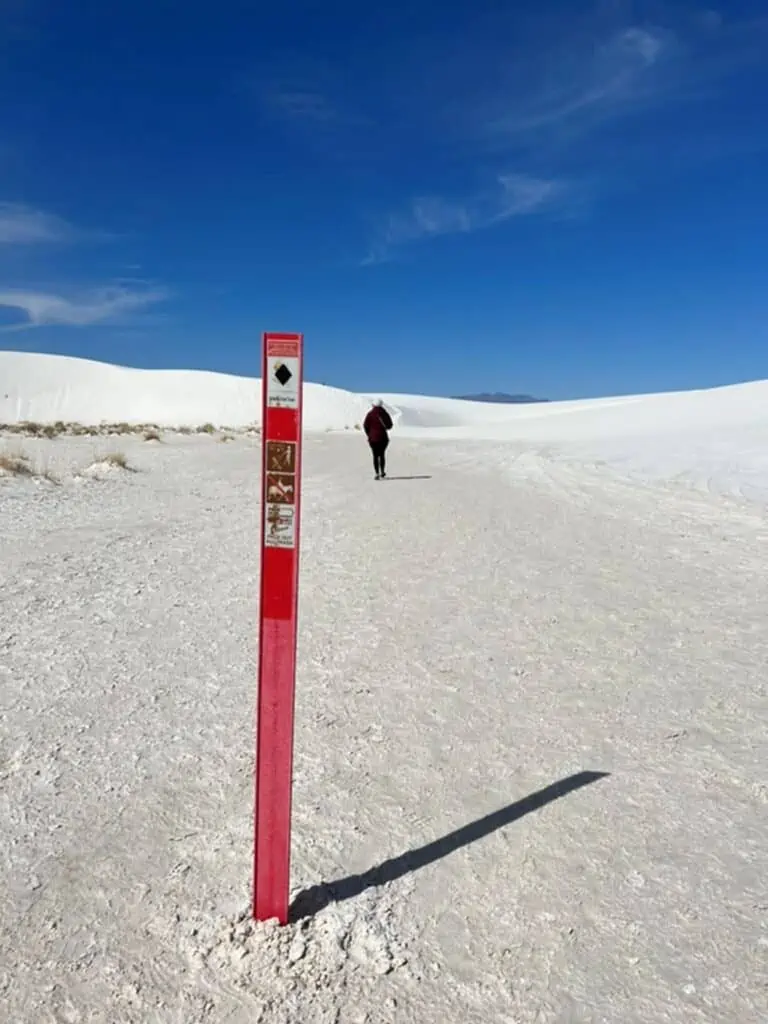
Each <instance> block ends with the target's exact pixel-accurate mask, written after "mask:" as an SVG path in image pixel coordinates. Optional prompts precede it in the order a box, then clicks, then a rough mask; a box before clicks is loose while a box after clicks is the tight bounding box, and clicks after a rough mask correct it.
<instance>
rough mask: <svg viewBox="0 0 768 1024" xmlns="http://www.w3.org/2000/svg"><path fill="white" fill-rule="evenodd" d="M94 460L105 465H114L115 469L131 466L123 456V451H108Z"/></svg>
mask: <svg viewBox="0 0 768 1024" xmlns="http://www.w3.org/2000/svg"><path fill="white" fill-rule="evenodd" d="M96 461H97V462H100V463H102V464H103V465H105V466H114V468H115V469H127V470H131V469H132V467H131V466H129V465H128V459H127V458H126V457H125V455H124V454H123V452H108V453H107V454H106V455H102V456H101V458H100V459H97V460H96Z"/></svg>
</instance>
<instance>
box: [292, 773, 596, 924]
mask: <svg viewBox="0 0 768 1024" xmlns="http://www.w3.org/2000/svg"><path fill="white" fill-rule="evenodd" d="M608 775H609V773H608V772H577V773H576V774H575V775H569V776H567V777H566V778H564V779H559V780H558V781H557V782H553V783H552V784H551V785H549V786H546V787H545V788H544V789H540V790H538V791H537V792H535V793H531V794H530V795H529V796H526V797H524V798H523V799H522V800H517V801H516V802H515V803H513V804H509V805H508V806H507V807H502V808H501V809H500V810H498V811H494V812H493V813H492V814H488V815H486V817H484V818H480V819H479V820H478V821H473V822H471V823H470V824H469V825H464V826H463V827H462V828H459V829H456V831H455V832H449V833H448V835H446V836H442V837H441V838H440V839H436V840H434V842H431V843H427V844H426V846H420V847H419V848H418V849H416V850H408V851H407V852H406V853H403V854H400V856H399V857H392V858H390V859H389V860H385V861H383V862H382V863H381V864H377V865H375V867H372V868H369V870H368V871H366V872H365V873H364V874H362V875H350V876H348V877H347V878H341V879H338V880H337V881H335V882H327V883H324V884H322V885H315V886H312V887H311V888H310V889H304V890H302V891H301V892H300V893H298V894H297V895H296V898H295V899H294V901H293V903H292V904H291V908H290V920H291V921H292V922H295V921H300V920H302V919H303V918H306V917H314V915H315V914H317V913H319V912H320V911H321V910H323V909H324V908H325V907H327V906H329V905H330V904H331V903H341V902H343V901H344V900H349V899H353V898H354V897H355V896H359V895H360V894H361V893H363V892H365V891H366V890H367V889H373V888H376V887H378V886H380V885H387V884H388V883H389V882H394V881H396V880H397V879H398V878H402V877H403V876H404V875H407V874H410V873H411V872H413V871H418V870H419V869H420V868H424V867H426V866H427V865H428V864H434V863H435V861H438V860H442V858H443V857H447V856H448V855H449V854H451V853H455V852H456V850H460V849H461V848H462V847H464V846H469V845H470V844H471V843H475V842H477V841H478V839H483V838H485V836H489V835H491V834H492V833H493V832H497V831H498V830H499V829H501V828H504V827H505V826H506V825H510V824H511V823H512V822H513V821H518V820H519V819H520V818H523V817H525V815H526V814H531V813H532V812H533V811H538V810H540V809H541V808H542V807H545V806H546V805H547V804H550V803H552V802H553V801H555V800H559V799H560V797H564V796H567V795H568V794H569V793H573V792H575V791H576V790H577V789H581V788H582V787H583V786H588V785H590V783H592V782H598V781H599V780H600V779H604V778H606V777H607V776H608Z"/></svg>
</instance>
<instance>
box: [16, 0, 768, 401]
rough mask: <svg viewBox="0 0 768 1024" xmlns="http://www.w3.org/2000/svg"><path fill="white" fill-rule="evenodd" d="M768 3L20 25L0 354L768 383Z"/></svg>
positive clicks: (201, 5) (191, 11) (692, 383)
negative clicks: (279, 346) (278, 357)
mask: <svg viewBox="0 0 768 1024" xmlns="http://www.w3.org/2000/svg"><path fill="white" fill-rule="evenodd" d="M767 186H768V16H767V15H766V8H765V5H764V3H757V2H739V0H729V2H728V3H727V4H725V3H723V4H721V6H720V7H717V8H716V7H711V6H707V5H694V4H690V3H674V4H673V3H666V2H658V3H657V2H649V3H630V2H624V0H594V2H593V3H580V2H577V0H570V2H553V0H540V2H537V3H533V2H520V3H507V4H502V3H499V2H489V0H472V2H471V3H470V2H469V0H464V2H458V0H441V2H437V0H413V2H411V3H409V4H405V3H401V4H393V5H389V6H387V5H366V4H360V3H359V2H355V3H351V2H349V3H347V2H333V0H327V2H326V3H323V4H320V3H309V2H306V0H285V2H283V3H282V4H260V3H253V2H252V0H248V2H246V0H219V2H218V3H215V4H212V3H207V2H198V3H195V2H194V0H192V2H189V0H187V2H184V3H182V2H180V0H131V2H124V0H110V3H97V2H96V0H69V2H67V3H62V2H60V0H55V2H54V0H0V330H1V332H2V333H0V346H2V347H4V348H12V349H22V350H34V351H46V352H62V353H67V354H72V355H80V356H86V357H89V358H98V359H105V360H109V361H114V362H120V363H125V364H129V365H136V366H150V367H153V366H163V367H173V366H178V367H198V368H205V369H215V370H221V371H224V372H234V373H245V374H256V373H258V366H259V347H260V335H261V331H262V330H265V329H269V330H278V331H280V330H284V331H294V330H298V331H303V332H304V333H305V336H306V354H307V375H308V377H309V379H312V380H319V381H325V382H327V383H333V384H336V385H338V386H341V387H348V388H351V389H360V390H369V389H372V390H380V391H418V392H426V393H432V394H453V393H457V392H463V391H476V390H505V391H515V392H517V391H525V392H529V393H533V394H536V395H540V396H545V397H550V398H564V397H578V396H586V395H605V394H611V393H626V392H635V391H648V390H667V389H675V388H688V387H706V386H711V385H716V384H721V383H731V382H735V381H740V380H746V379H757V378H768V273H767V270H766V268H768V187H767Z"/></svg>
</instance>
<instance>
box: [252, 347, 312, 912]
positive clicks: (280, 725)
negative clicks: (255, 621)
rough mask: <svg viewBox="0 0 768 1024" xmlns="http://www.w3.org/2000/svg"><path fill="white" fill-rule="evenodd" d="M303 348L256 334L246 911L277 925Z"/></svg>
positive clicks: (283, 904) (287, 812)
mask: <svg viewBox="0 0 768 1024" xmlns="http://www.w3.org/2000/svg"><path fill="white" fill-rule="evenodd" d="M303 347H304V339H303V335H301V334H264V336H263V341H262V458H261V590H260V593H261V600H260V611H259V663H258V664H259V672H258V698H257V705H258V706H257V725H256V808H255V837H254V868H253V916H254V917H255V918H256V920H258V921H266V920H269V919H270V918H277V919H278V921H279V922H280V923H281V924H285V923H286V922H287V920H288V894H289V881H290V855H291V790H292V781H293V780H292V776H293V708H294V693H295V686H296V618H297V608H298V582H299V580H298V576H299V509H300V497H301V433H302V392H303V388H302V381H303Z"/></svg>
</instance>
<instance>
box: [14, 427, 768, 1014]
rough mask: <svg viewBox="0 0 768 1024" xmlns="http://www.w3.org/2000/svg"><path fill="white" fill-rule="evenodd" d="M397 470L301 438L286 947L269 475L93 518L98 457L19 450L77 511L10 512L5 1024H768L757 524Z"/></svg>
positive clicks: (79, 449)
mask: <svg viewBox="0 0 768 1024" xmlns="http://www.w3.org/2000/svg"><path fill="white" fill-rule="evenodd" d="M86 411H87V410H86ZM395 438H396V440H394V441H393V445H392V448H391V450H390V455H389V471H390V474H391V479H390V480H389V482H387V483H375V482H374V481H373V480H372V479H371V475H372V468H371V467H370V466H369V461H370V459H369V453H368V452H367V450H366V448H365V443H364V440H363V438H362V437H360V436H359V435H357V434H354V433H350V434H349V435H342V436H324V435H321V436H313V435H311V434H308V436H307V439H306V448H305V467H306V476H305V482H304V514H303V553H302V578H301V598H300V646H299V671H298V690H297V721H296V763H295V768H296V773H295V792H294V845H293V873H292V887H293V892H292V895H293V897H294V899H295V900H296V903H295V910H296V915H297V916H298V917H299V920H298V921H297V922H296V923H294V924H292V925H290V926H289V927H288V928H286V929H277V928H274V927H271V926H261V927H259V928H256V929H253V928H252V927H251V925H250V923H249V922H248V919H247V913H246V912H247V907H248V901H249V897H250V881H251V855H252V814H253V779H252V768H253V708H254V702H255V673H256V662H255V657H256V651H255V637H256V630H255V621H256V612H257V608H256V597H257V581H258V563H257V554H258V483H259V482H258V469H257V467H258V455H259V445H258V441H257V440H255V439H250V438H238V440H237V441H236V442H234V443H232V444H229V445H220V444H214V443H212V441H211V439H210V438H207V437H192V438H180V437H167V438H166V439H165V443H163V444H162V445H154V446H153V445H147V444H145V443H143V442H142V441H141V440H140V439H133V438H130V437H128V438H124V439H120V442H119V444H120V448H121V450H122V451H124V453H125V455H126V458H127V461H128V463H129V464H131V465H133V466H134V467H135V469H136V472H135V473H130V474H129V473H123V474H110V475H108V476H106V477H105V478H104V479H102V480H95V479H85V480H80V481H79V482H77V483H76V482H75V481H74V478H73V476H72V473H73V472H74V471H75V470H76V467H78V466H83V465H87V464H88V461H89V459H91V458H92V453H93V447H94V443H93V442H89V441H88V440H85V439H83V440H72V439H68V438H59V439H57V440H55V441H50V442H48V441H46V442H43V441H29V442H28V441H26V440H25V441H24V445H25V447H26V448H27V449H28V451H29V454H30V457H31V458H32V459H33V460H34V459H36V460H38V461H40V460H43V459H45V458H48V459H49V460H50V463H51V465H52V468H53V469H54V470H58V471H59V472H60V473H61V476H62V478H63V483H62V485H61V486H59V487H40V486H36V485H35V484H34V482H33V481H31V480H26V479H21V478H18V479H17V478H13V479H5V480H3V481H0V574H1V578H0V593H2V601H0V706H1V713H2V732H1V733H0V778H1V780H2V788H1V789H0V794H1V799H0V835H1V836H2V853H3V857H2V861H0V864H1V865H2V866H1V867H0V871H1V872H2V877H1V878H0V882H1V884H2V893H3V902H2V912H1V913H0V998H1V1000H2V1003H3V1005H4V1019H7V1020H8V1021H9V1022H13V1024H48V1022H56V1024H59V1022H64V1021H67V1022H80V1021H82V1022H85V1021H88V1022H89V1024H114V1022H115V1021H119V1022H121V1024H148V1022H151V1024H172V1022H173V1024H177V1022H184V1024H192V1022H198V1021H200V1022H212V1024H224V1022H226V1024H252V1022H257V1021H262V1022H268V1024H297V1022H304V1021H306V1022H310V1021H311V1022H313V1024H315V1022H317V1024H326V1022H331V1021H333V1022H338V1024H352V1022H356V1024H360V1022H364V1021H365V1022H367V1024H383V1022H397V1024H411V1022H413V1024H445V1022H452V1024H453V1022H457V1024H459V1022H461V1024H481V1022H482V1024H502V1022H503V1024H510V1022H514V1024H534V1022H537V1024H561V1022H564V1021H579V1022H581V1021H584V1022H586V1021H593V1022H598V1021H601V1022H602V1021H605V1022H611V1024H613V1022H621V1024H650V1022H653V1024H656V1022H662V1021H663V1022H665V1024H704V1022H706V1024H713V1022H718V1024H720V1022H734V1024H735V1022H738V1024H763V1022H764V1021H765V1020H766V1018H767V1017H768V990H767V989H766V985H765V979H766V964H767V962H768V929H767V928H766V894H765V877H766V850H767V849H768V789H767V788H766V774H765V768H766V764H768V740H767V737H768V729H767V728H766V726H768V721H767V720H766V719H767V718H768V714H767V703H766V674H765V666H766V664H767V663H768V636H767V631H766V625H765V624H766V621H768V584H767V583H766V578H765V571H764V567H765V546H766V541H767V540H768V526H766V522H765V517H764V510H763V509H762V508H761V507H759V506H751V505H749V504H747V503H745V502H742V501H736V500H733V499H730V498H723V497H720V496H718V495H716V494H710V493H697V492H695V491H691V490H690V489H688V488H682V487H680V486H679V485H675V484H659V485H654V486H649V485H647V484H641V483H637V482H632V481H630V480H624V479H621V478H620V477H618V476H617V475H616V474H615V473H614V472H612V471H609V469H607V468H605V467H603V468H600V467H596V468H585V467H584V466H583V465H579V464H576V463H574V462H572V461H569V460H567V459H566V460H563V459H562V458H561V455H560V454H559V452H558V453H555V454H554V455H552V456H551V457H543V456H542V455H540V454H536V453H535V452H532V451H531V449H528V448H525V447H524V446H522V445H519V446H518V445H516V443H513V442H506V443H504V444H501V443H499V442H498V441H497V442H495V443H489V442H487V441H481V440H452V441H450V442H449V443H445V442H442V441H440V440H433V441H432V442H431V443H429V444H427V443H425V442H423V441H417V440H402V439H397V435H395ZM97 444H98V445H100V446H101V449H100V450H101V451H105V450H109V449H108V447H107V442H106V441H102V440H99V441H98V442H97ZM46 453H47V454H46ZM401 477H405V478H411V477H412V478H413V479H399V478H401ZM585 773H594V774H585ZM603 773H604V774H603ZM537 794H538V795H537Z"/></svg>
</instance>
